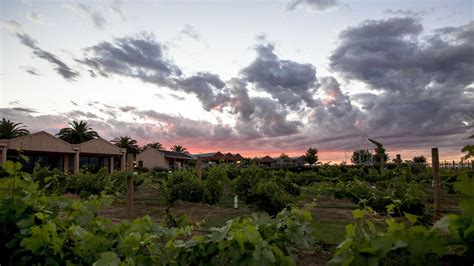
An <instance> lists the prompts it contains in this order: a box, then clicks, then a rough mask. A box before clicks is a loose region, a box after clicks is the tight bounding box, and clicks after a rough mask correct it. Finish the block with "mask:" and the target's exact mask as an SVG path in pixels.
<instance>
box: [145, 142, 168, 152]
mask: <svg viewBox="0 0 474 266" xmlns="http://www.w3.org/2000/svg"><path fill="white" fill-rule="evenodd" d="M147 148H153V149H157V150H166V148H165V147H164V146H163V144H161V143H159V142H152V143H148V144H147V145H145V146H143V148H142V150H146V149H147Z"/></svg>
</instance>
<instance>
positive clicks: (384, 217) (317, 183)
mask: <svg viewBox="0 0 474 266" xmlns="http://www.w3.org/2000/svg"><path fill="white" fill-rule="evenodd" d="M2 167H3V169H2V172H0V173H1V175H2V178H0V189H1V190H0V193H1V206H0V226H1V228H0V242H1V243H0V246H1V254H8V256H5V255H4V256H2V257H1V261H0V264H1V265H64V264H67V265H77V264H79V265H84V264H85V265H90V264H94V265H158V264H162V265H275V264H276V265H324V264H329V265H369V264H370V265H408V264H410V265H411V264H413V265H437V264H439V265H441V264H442V265H471V264H472V262H473V261H474V180H473V176H474V173H473V171H472V170H456V169H441V172H440V176H441V193H442V198H441V199H442V202H441V203H442V213H435V212H434V204H433V187H432V180H433V172H432V169H431V168H430V167H428V166H427V165H424V164H402V165H399V166H396V167H387V169H385V170H384V171H382V172H380V171H379V170H378V169H376V168H373V167H371V166H348V165H319V166H317V167H314V168H291V167H289V168H279V169H263V168H259V167H256V166H252V165H250V166H247V167H241V168H237V167H235V166H233V165H225V164H223V165H217V166H213V167H210V168H207V169H204V171H203V173H202V177H201V179H200V178H198V175H197V173H196V171H195V170H194V169H188V170H177V171H174V172H172V173H168V172H159V171H143V172H140V173H138V174H136V175H134V176H133V179H134V185H135V206H134V207H135V216H136V219H134V220H128V219H125V201H126V200H125V196H124V193H125V190H126V187H125V184H126V178H127V176H128V175H129V174H128V173H125V172H115V173H114V174H112V175H110V174H108V173H107V171H99V172H98V173H89V172H87V171H84V172H81V173H80V174H78V175H66V174H64V173H62V172H61V171H56V170H49V169H46V168H41V167H36V168H35V170H34V171H33V173H31V174H29V173H26V172H22V171H21V168H22V165H21V164H20V163H19V162H12V161H8V162H7V163H5V164H3V166H2ZM235 196H237V198H238V199H239V202H238V208H234V207H236V206H234V197H235Z"/></svg>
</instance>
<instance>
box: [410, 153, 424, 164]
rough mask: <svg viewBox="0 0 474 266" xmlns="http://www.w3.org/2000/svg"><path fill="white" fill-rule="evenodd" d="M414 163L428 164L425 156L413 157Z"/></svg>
mask: <svg viewBox="0 0 474 266" xmlns="http://www.w3.org/2000/svg"><path fill="white" fill-rule="evenodd" d="M412 161H413V162H414V163H419V164H426V158H425V156H423V155H421V156H415V157H413V159H412Z"/></svg>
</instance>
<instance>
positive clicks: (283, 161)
mask: <svg viewBox="0 0 474 266" xmlns="http://www.w3.org/2000/svg"><path fill="white" fill-rule="evenodd" d="M290 163H291V159H290V156H288V155H287V154H286V153H284V152H283V153H282V154H280V157H278V164H279V165H280V166H282V165H285V166H286V165H289V164H290Z"/></svg>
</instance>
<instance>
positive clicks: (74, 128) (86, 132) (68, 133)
mask: <svg viewBox="0 0 474 266" xmlns="http://www.w3.org/2000/svg"><path fill="white" fill-rule="evenodd" d="M69 125H70V126H71V127H66V128H63V129H61V130H60V131H59V133H58V134H56V136H57V137H58V138H60V139H62V140H64V141H66V142H69V143H71V144H79V143H82V142H86V141H88V140H91V139H95V138H97V137H99V134H97V132H95V131H94V130H93V129H92V126H91V125H90V124H88V123H87V122H86V121H82V120H81V121H79V122H78V121H76V120H74V121H72V122H70V123H69Z"/></svg>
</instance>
